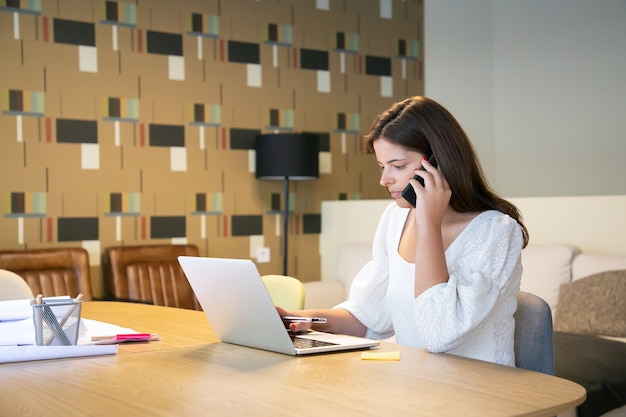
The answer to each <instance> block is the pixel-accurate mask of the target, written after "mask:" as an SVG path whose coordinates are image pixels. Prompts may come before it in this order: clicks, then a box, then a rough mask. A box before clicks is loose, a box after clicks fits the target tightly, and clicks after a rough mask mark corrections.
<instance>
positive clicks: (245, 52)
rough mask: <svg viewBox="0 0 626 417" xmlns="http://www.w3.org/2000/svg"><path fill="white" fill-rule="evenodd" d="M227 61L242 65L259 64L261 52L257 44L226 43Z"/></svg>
mask: <svg viewBox="0 0 626 417" xmlns="http://www.w3.org/2000/svg"><path fill="white" fill-rule="evenodd" d="M228 61H229V62H241V63H244V64H260V63H261V51H260V47H259V44H258V43H250V42H239V41H228Z"/></svg>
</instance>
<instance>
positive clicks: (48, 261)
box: [0, 248, 93, 301]
mask: <svg viewBox="0 0 626 417" xmlns="http://www.w3.org/2000/svg"><path fill="white" fill-rule="evenodd" d="M0 268H2V269H7V270H9V271H13V272H15V273H16V274H18V275H19V276H21V277H22V278H23V279H24V280H25V281H26V283H27V284H28V286H29V287H30V289H31V291H32V292H33V294H43V296H44V297H53V296H57V295H69V296H70V297H76V296H77V295H78V294H83V299H84V300H86V301H90V300H92V299H93V295H92V291H91V275H90V272H89V253H88V252H87V251H86V250H85V249H83V248H53V249H27V250H10V251H0Z"/></svg>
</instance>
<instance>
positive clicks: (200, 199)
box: [191, 193, 223, 214]
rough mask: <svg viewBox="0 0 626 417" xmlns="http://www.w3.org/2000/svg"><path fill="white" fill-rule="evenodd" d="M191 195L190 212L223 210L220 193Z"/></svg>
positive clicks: (199, 212) (202, 212) (217, 211)
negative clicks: (191, 210)
mask: <svg viewBox="0 0 626 417" xmlns="http://www.w3.org/2000/svg"><path fill="white" fill-rule="evenodd" d="M191 197H192V199H191V206H192V207H193V212H192V214H207V213H221V212H222V210H223V194H222V193H196V194H193V195H192V196H191Z"/></svg>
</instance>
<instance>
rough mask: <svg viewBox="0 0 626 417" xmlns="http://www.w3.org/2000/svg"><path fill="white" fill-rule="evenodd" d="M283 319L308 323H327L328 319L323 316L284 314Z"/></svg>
mask: <svg viewBox="0 0 626 417" xmlns="http://www.w3.org/2000/svg"><path fill="white" fill-rule="evenodd" d="M282 319H283V320H287V321H303V322H306V323H326V319H325V318H323V317H296V316H284V317H282Z"/></svg>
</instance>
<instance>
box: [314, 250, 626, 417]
mask: <svg viewBox="0 0 626 417" xmlns="http://www.w3.org/2000/svg"><path fill="white" fill-rule="evenodd" d="M371 251H372V245H371V244H370V243H362V242H348V243H345V244H343V245H341V246H340V248H339V251H338V256H337V262H336V271H335V276H334V279H330V280H328V279H327V280H324V281H317V282H307V283H305V284H304V285H305V290H306V301H305V308H329V307H332V306H334V305H336V304H338V303H340V302H341V301H343V300H345V299H346V297H347V296H348V291H349V287H350V285H351V283H352V280H353V279H354V277H355V275H356V274H357V273H358V271H359V270H360V269H361V268H362V267H363V265H365V263H367V262H368V261H369V260H370V259H371V257H372V254H371ZM522 265H523V268H524V270H523V273H522V282H521V289H522V290H523V291H527V292H530V293H533V294H536V295H539V296H540V297H542V298H543V299H544V300H546V301H547V302H548V304H549V305H550V307H551V309H552V312H553V321H554V329H555V331H556V332H557V333H555V359H556V364H557V375H558V374H559V369H558V366H559V363H560V362H559V360H560V359H561V356H559V351H560V350H564V349H563V348H562V347H559V346H560V344H561V343H563V342H562V341H561V335H558V333H559V332H568V333H569V332H571V333H583V334H594V335H599V336H604V337H610V338H612V339H618V340H619V341H622V342H626V334H623V333H621V332H623V331H624V327H626V324H625V323H624V320H626V312H625V309H626V306H625V303H626V301H625V300H626V255H600V254H589V253H583V252H582V251H581V250H580V249H579V248H577V247H575V246H573V245H566V244H561V245H529V246H528V247H527V248H525V249H524V250H523V251H522ZM604 271H621V272H619V273H611V274H609V275H611V276H609V277H607V276H604V275H605V274H599V273H602V272H604ZM587 278H588V279H587ZM607 285H608V287H607ZM607 293H608V294H607ZM594 294H595V295H594ZM573 302H576V303H578V304H580V305H581V306H580V308H578V307H577V306H576V305H575V306H572V303H573ZM589 303H592V304H589ZM593 303H595V304H593ZM559 307H561V309H562V310H563V311H562V312H559ZM599 311H604V313H603V314H604V317H603V316H602V315H599V314H597V313H598V312H599ZM560 313H561V314H560ZM607 315H608V317H607ZM616 329H617V330H616ZM607 333H608V334H607ZM557 336H558V337H557ZM580 337H583V338H585V337H586V338H588V339H591V342H601V343H605V342H604V340H596V339H599V338H598V337H596V336H580ZM606 343H613V342H612V341H606ZM581 349H584V348H581ZM590 349H595V347H594V348H590ZM565 350H566V349H565ZM575 353H576V354H581V352H575ZM589 353H590V354H591V355H594V353H593V352H589ZM563 355H565V353H563ZM574 360H575V359H574ZM581 361H582V363H584V362H585V360H584V359H583V360H581ZM577 371H579V370H577ZM583 373H585V371H583ZM561 376H563V377H568V375H567V374H566V375H561ZM570 379H574V378H570ZM577 382H579V381H577ZM581 382H582V381H581ZM583 385H584V384H583ZM588 392H589V394H590V395H589V396H590V397H591V394H592V393H591V389H588ZM589 401H591V400H589ZM607 408H608V406H607ZM608 411H609V410H602V411H601V412H599V413H596V412H595V411H593V410H592V411H589V410H587V411H586V412H587V414H584V413H583V412H581V410H580V409H579V415H580V416H591V415H603V416H606V417H608V416H611V417H613V416H626V406H625V405H624V404H622V406H620V408H616V409H613V411H610V412H608ZM564 415H565V416H575V415H576V413H575V411H574V410H572V412H571V413H568V414H564ZM562 416H563V415H562Z"/></svg>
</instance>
